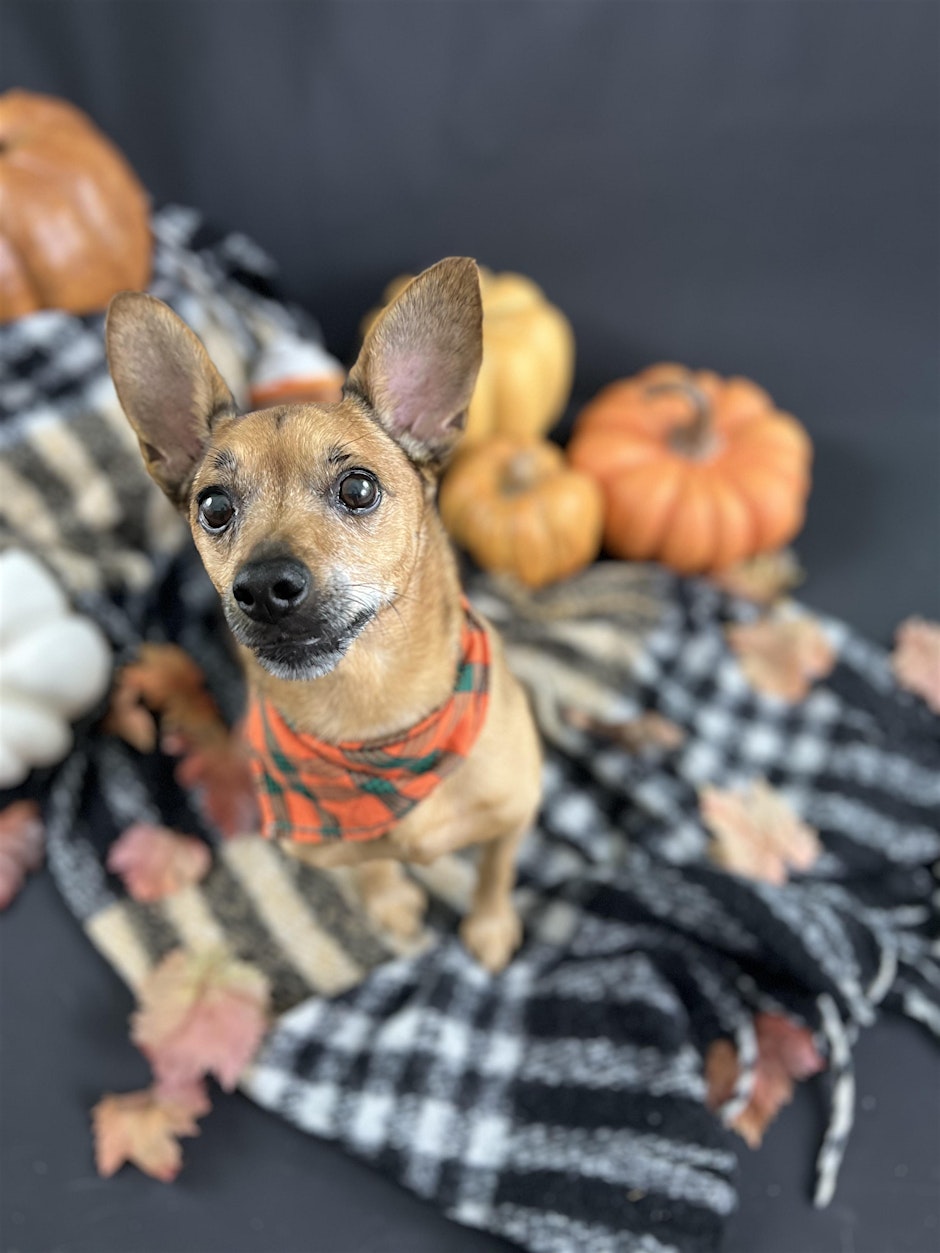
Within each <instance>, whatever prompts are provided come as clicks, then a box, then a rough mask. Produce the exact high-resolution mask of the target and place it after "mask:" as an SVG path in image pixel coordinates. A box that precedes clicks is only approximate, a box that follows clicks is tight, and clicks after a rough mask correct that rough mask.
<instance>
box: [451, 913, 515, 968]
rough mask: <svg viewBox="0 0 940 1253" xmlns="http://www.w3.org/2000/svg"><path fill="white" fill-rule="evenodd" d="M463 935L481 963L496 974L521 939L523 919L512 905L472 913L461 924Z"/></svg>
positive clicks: (469, 948) (464, 940) (465, 941)
mask: <svg viewBox="0 0 940 1253" xmlns="http://www.w3.org/2000/svg"><path fill="white" fill-rule="evenodd" d="M460 938H461V939H462V940H463V942H464V945H465V946H466V947H467V949H468V950H469V951H470V952H471V953H472V954H473V956H474V957H475V958H476V959H477V961H478V962H479V963H480V965H481V966H485V967H486V969H487V970H488V971H489V972H490V973H491V974H494V975H495V974H498V973H499V971H500V970H502V969H503V967H504V966H505V965H506V964H507V962H508V961H509V959H510V957H512V955H513V953H514V952H515V951H516V949H517V948H518V947H519V945H520V944H521V943H522V923H521V921H520V920H519V915H518V914H517V913H516V911H515V910H514V909H513V908H511V907H510V906H507V908H505V909H501V910H500V911H499V912H498V913H482V914H469V915H468V916H467V917H466V918H464V920H463V922H462V923H461V925H460Z"/></svg>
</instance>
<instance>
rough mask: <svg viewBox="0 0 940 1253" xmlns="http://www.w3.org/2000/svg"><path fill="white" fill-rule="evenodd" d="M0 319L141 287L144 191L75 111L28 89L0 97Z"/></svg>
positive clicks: (89, 302)
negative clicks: (0, 211)
mask: <svg viewBox="0 0 940 1253" xmlns="http://www.w3.org/2000/svg"><path fill="white" fill-rule="evenodd" d="M0 205H2V213H0V322H9V321H11V320H12V319H13V318H20V317H23V316H25V315H26V314H28V313H35V311H36V310H37V309H65V310H67V311H68V312H69V313H94V312H95V311H97V310H98V309H103V308H104V307H105V305H106V304H107V303H108V301H109V300H110V298H111V297H112V296H113V295H114V293H115V292H117V291H121V290H123V289H125V288H141V287H146V286H147V282H148V280H149V278H150V262H151V253H152V240H151V235H150V206H149V203H148V200H147V195H146V192H145V191H144V189H143V187H142V186H141V185H140V183H139V182H138V180H137V177H136V175H135V174H134V171H133V170H132V169H131V167H130V166H129V165H128V164H127V162H126V161H125V160H124V158H123V157H122V156H121V154H120V152H119V151H118V150H117V148H116V147H115V146H114V144H112V143H111V141H110V140H109V139H107V138H105V136H104V135H103V134H102V133H101V131H99V130H98V128H97V127H96V126H95V125H94V124H93V123H92V121H91V119H90V118H88V117H87V116H86V115H85V114H84V113H82V111H81V110H80V109H76V108H75V107H74V105H71V104H68V103H67V102H66V101H65V100H57V99H56V98H55V97H54V96H42V95H38V94H36V93H35V92H31V91H19V90H15V91H8V92H5V93H4V94H3V95H2V96H0Z"/></svg>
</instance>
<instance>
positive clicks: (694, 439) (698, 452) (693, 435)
mask: <svg viewBox="0 0 940 1253" xmlns="http://www.w3.org/2000/svg"><path fill="white" fill-rule="evenodd" d="M660 392H682V394H683V395H684V396H687V397H688V399H689V400H690V401H691V402H692V406H693V414H692V418H691V420H690V421H689V422H688V423H686V424H685V425H684V426H677V427H676V428H675V429H674V430H673V431H672V432H671V434H670V436H669V443H670V444H671V446H672V447H673V448H674V449H675V451H676V452H678V453H682V455H683V456H685V457H691V458H693V459H694V460H696V461H700V460H702V459H703V458H704V457H707V456H708V455H709V453H711V452H712V451H713V449H714V447H715V430H714V425H713V422H712V406H711V401H710V400H709V399H708V397H707V396H706V394H705V393H704V392H703V391H702V389H701V388H700V387H699V386H698V385H697V384H695V383H691V382H689V381H688V380H687V379H675V380H672V379H670V380H669V382H667V383H651V384H650V386H649V387H647V388H646V394H647V396H655V395H656V394H657V393H660Z"/></svg>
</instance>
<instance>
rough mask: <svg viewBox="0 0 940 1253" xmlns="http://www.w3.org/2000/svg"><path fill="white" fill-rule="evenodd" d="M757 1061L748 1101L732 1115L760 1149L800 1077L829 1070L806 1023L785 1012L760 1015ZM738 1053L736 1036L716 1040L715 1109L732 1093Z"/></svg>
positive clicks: (708, 1073)
mask: <svg viewBox="0 0 940 1253" xmlns="http://www.w3.org/2000/svg"><path fill="white" fill-rule="evenodd" d="M754 1029H755V1033H756V1036H757V1065H756V1070H755V1075H754V1086H753V1088H752V1089H751V1095H750V1099H749V1100H748V1103H747V1105H746V1106H745V1107H744V1109H743V1110H741V1111H740V1112H739V1113H738V1114H737V1115H735V1116H734V1117H733V1118H732V1119H731V1124H730V1125H731V1126H732V1127H733V1128H734V1130H735V1131H737V1132H738V1134H739V1135H740V1136H741V1137H742V1138H743V1139H744V1140H745V1141H746V1142H747V1144H748V1145H749V1146H750V1147H751V1148H752V1149H756V1148H757V1147H758V1146H759V1145H760V1143H761V1140H762V1139H763V1137H764V1132H765V1131H766V1130H767V1127H768V1125H769V1123H770V1122H771V1121H772V1120H773V1119H774V1118H775V1117H776V1116H777V1114H778V1112H779V1111H780V1109H781V1107H782V1106H784V1105H786V1104H788V1102H789V1101H791V1100H792V1099H793V1085H794V1080H803V1079H808V1078H809V1077H810V1075H815V1074H817V1073H818V1072H819V1071H820V1070H823V1069H824V1068H825V1065H826V1063H825V1060H824V1059H823V1058H822V1057H821V1056H820V1054H819V1052H818V1050H817V1048H816V1045H815V1043H814V1041H813V1036H812V1032H810V1031H809V1030H808V1028H806V1027H801V1026H799V1025H798V1024H797V1023H795V1022H793V1021H791V1019H789V1018H785V1017H784V1016H783V1015H782V1014H758V1015H757V1016H756V1018H755V1019H754ZM738 1074H739V1066H738V1057H737V1053H736V1051H735V1048H734V1045H733V1044H732V1043H731V1041H730V1040H715V1041H714V1042H713V1043H712V1045H711V1046H710V1047H709V1050H708V1053H707V1055H706V1058H705V1079H706V1083H707V1087H708V1096H707V1102H708V1107H709V1109H720V1108H721V1106H722V1105H724V1104H725V1103H726V1102H727V1101H728V1100H729V1099H730V1098H731V1096H732V1094H733V1092H734V1087H735V1084H736V1083H737V1080H738Z"/></svg>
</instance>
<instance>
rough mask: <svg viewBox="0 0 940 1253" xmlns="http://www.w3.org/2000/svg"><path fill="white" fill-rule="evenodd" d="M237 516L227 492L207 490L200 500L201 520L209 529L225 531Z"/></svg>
mask: <svg viewBox="0 0 940 1253" xmlns="http://www.w3.org/2000/svg"><path fill="white" fill-rule="evenodd" d="M234 517H235V506H234V505H233V504H232V499H231V497H230V496H228V495H227V494H226V493H225V492H220V491H218V490H216V491H211V492H207V493H206V495H205V496H203V498H202V500H200V502H199V521H200V522H201V523H202V525H203V526H204V527H205V529H206V530H207V531H224V530H225V528H226V527H227V526H228V524H229V523H230V522H231V520H232V518H234Z"/></svg>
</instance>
